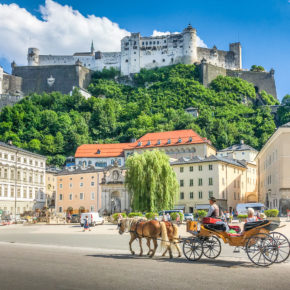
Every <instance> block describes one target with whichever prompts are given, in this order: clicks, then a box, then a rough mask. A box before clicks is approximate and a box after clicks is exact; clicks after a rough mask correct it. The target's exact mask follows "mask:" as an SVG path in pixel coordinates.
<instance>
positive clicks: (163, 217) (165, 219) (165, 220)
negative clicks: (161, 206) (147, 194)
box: [162, 213, 167, 222]
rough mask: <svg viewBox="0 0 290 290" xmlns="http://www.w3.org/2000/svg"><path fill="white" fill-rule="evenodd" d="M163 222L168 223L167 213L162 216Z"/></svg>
mask: <svg viewBox="0 0 290 290" xmlns="http://www.w3.org/2000/svg"><path fill="white" fill-rule="evenodd" d="M162 221H163V222H167V216H166V214H165V213H163V216H162Z"/></svg>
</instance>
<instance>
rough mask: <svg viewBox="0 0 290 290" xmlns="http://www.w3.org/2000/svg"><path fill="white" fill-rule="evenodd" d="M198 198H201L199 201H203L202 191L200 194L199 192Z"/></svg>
mask: <svg viewBox="0 0 290 290" xmlns="http://www.w3.org/2000/svg"><path fill="white" fill-rule="evenodd" d="M198 198H199V199H202V191H199V192H198Z"/></svg>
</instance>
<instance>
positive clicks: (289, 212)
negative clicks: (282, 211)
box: [287, 208, 290, 222]
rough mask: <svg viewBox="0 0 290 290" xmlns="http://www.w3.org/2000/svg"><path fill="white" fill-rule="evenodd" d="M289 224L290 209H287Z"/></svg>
mask: <svg viewBox="0 0 290 290" xmlns="http://www.w3.org/2000/svg"><path fill="white" fill-rule="evenodd" d="M287 222H290V209H289V208H287Z"/></svg>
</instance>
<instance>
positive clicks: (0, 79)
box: [0, 66, 3, 95]
mask: <svg viewBox="0 0 290 290" xmlns="http://www.w3.org/2000/svg"><path fill="white" fill-rule="evenodd" d="M2 93H3V68H2V67H1V66H0V95H1V94H2Z"/></svg>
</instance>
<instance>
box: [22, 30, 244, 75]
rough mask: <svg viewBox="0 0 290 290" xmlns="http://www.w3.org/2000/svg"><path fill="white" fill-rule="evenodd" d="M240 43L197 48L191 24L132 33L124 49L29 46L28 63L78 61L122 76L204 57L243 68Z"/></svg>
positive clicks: (231, 66) (62, 63)
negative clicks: (61, 51) (68, 51)
mask: <svg viewBox="0 0 290 290" xmlns="http://www.w3.org/2000/svg"><path fill="white" fill-rule="evenodd" d="M241 57H242V56H241V45H240V43H232V44H230V47H229V51H222V50H218V49H217V48H216V47H215V46H214V47H213V48H212V49H209V48H203V47H197V36H196V29H194V28H192V27H191V26H190V25H189V26H188V27H187V28H185V29H184V30H183V31H182V33H178V34H170V35H164V36H155V37H153V36H152V37H141V35H140V33H132V34H131V36H126V37H124V38H123V39H122V41H121V52H100V51H97V52H95V49H94V46H93V44H92V46H91V51H90V52H77V53H75V54H73V55H58V56H57V55H56V56H55V55H54V56H53V55H40V52H39V50H38V49H37V48H29V49H28V56H27V58H28V66H48V65H74V64H75V63H76V62H77V61H80V62H82V64H83V66H84V67H86V68H88V69H90V70H98V71H101V70H102V69H104V68H110V67H114V68H116V69H118V70H120V71H121V74H122V75H130V74H132V73H138V72H139V71H140V69H142V68H146V69H151V68H155V67H162V66H168V65H172V64H177V63H184V64H193V63H195V62H200V61H201V60H202V59H204V58H205V59H207V61H208V62H209V63H211V64H213V65H216V66H220V67H223V68H226V69H233V70H235V69H241V68H242V61H241Z"/></svg>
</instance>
